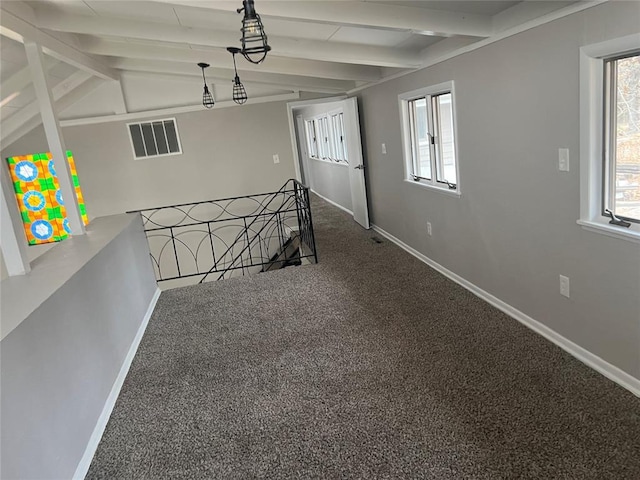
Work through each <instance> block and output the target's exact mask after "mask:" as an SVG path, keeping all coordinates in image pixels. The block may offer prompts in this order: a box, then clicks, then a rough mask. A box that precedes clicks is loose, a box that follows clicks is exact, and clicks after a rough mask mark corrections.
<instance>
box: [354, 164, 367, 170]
mask: <svg viewBox="0 0 640 480" xmlns="http://www.w3.org/2000/svg"><path fill="white" fill-rule="evenodd" d="M353 169H354V170H364V165H363V164H360V165H356V166H355V167H353Z"/></svg>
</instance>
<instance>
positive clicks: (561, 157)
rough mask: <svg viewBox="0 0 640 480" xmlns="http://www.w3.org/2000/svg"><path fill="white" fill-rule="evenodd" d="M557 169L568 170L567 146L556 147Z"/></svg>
mask: <svg viewBox="0 0 640 480" xmlns="http://www.w3.org/2000/svg"><path fill="white" fill-rule="evenodd" d="M558 170H560V171H561V172H568V171H569V149H568V148H559V149H558Z"/></svg>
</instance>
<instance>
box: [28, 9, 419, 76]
mask: <svg viewBox="0 0 640 480" xmlns="http://www.w3.org/2000/svg"><path fill="white" fill-rule="evenodd" d="M36 16H37V21H38V26H39V27H40V28H46V29H49V30H55V31H58V32H72V33H80V34H88V35H96V36H109V37H121V38H123V39H124V38H136V39H142V40H152V41H158V42H173V43H177V44H185V43H188V44H191V45H201V46H211V47H219V48H226V47H227V46H228V45H235V44H236V43H237V42H238V32H237V31H225V30H219V29H214V30H211V29H204V28H190V27H189V28H188V27H182V26H180V25H168V24H167V25H164V24H163V25H162V26H161V27H160V26H159V25H158V24H157V23H150V22H141V21H138V20H128V19H124V18H119V19H110V18H104V17H89V16H85V15H66V14H61V13H58V12H53V11H50V10H40V11H38V12H37V14H36ZM269 44H270V45H271V47H272V52H271V54H270V55H271V56H278V57H286V58H306V59H309V60H322V61H331V62H341V63H353V64H357V65H373V66H379V67H396V68H411V67H417V66H418V65H419V60H418V58H417V57H416V56H415V55H413V54H412V53H410V52H407V51H404V50H401V49H397V48H389V47H380V46H370V45H358V44H349V43H337V42H318V41H313V40H305V39H293V38H287V37H277V36H269Z"/></svg>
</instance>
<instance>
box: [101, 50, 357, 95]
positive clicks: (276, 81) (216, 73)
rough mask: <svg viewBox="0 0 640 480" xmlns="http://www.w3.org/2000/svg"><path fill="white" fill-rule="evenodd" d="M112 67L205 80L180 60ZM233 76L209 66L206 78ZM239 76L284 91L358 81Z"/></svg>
mask: <svg viewBox="0 0 640 480" xmlns="http://www.w3.org/2000/svg"><path fill="white" fill-rule="evenodd" d="M112 66H113V67H115V68H118V69H120V70H122V71H124V72H144V73H159V74H170V75H179V76H182V77H185V76H188V77H198V78H200V79H202V72H201V71H199V70H198V69H197V68H185V64H184V63H178V62H163V61H157V60H142V59H133V58H118V59H114V60H113V63H112ZM233 75H234V71H233V66H232V65H229V68H222V67H209V68H208V69H207V81H210V82H215V83H217V82H221V83H222V82H230V81H231V79H232V78H233ZM239 75H240V78H241V79H242V81H243V82H250V83H253V84H255V85H263V86H267V87H278V88H282V89H284V90H304V91H307V92H318V93H342V92H346V91H347V90H350V89H352V88H354V87H355V82H353V81H351V80H333V79H325V78H313V77H303V76H300V75H282V74H277V73H265V72H258V71H240V72H239Z"/></svg>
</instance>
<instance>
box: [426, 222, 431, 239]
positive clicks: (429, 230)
mask: <svg viewBox="0 0 640 480" xmlns="http://www.w3.org/2000/svg"><path fill="white" fill-rule="evenodd" d="M431 234H432V230H431V222H427V235H429V236H431Z"/></svg>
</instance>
